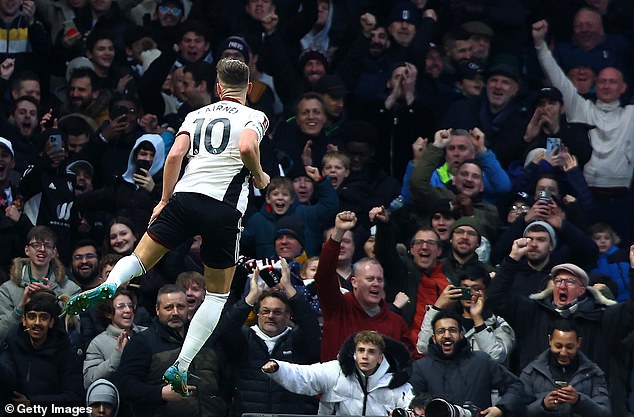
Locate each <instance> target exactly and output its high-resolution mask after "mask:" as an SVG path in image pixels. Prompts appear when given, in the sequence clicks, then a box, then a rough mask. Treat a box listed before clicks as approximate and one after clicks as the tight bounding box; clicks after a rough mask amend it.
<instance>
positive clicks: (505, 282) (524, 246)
mask: <svg viewBox="0 0 634 417" xmlns="http://www.w3.org/2000/svg"><path fill="white" fill-rule="evenodd" d="M527 240H528V239H527V238H520V239H517V240H515V241H514V242H513V248H512V249H511V253H510V254H509V256H508V257H507V258H505V259H504V260H503V261H502V264H501V265H500V267H499V268H498V273H497V275H496V277H495V279H494V280H492V281H491V285H490V286H489V289H488V295H489V306H490V307H491V308H492V309H493V312H494V313H496V314H499V315H501V316H503V317H504V318H505V319H506V320H507V321H508V323H509V324H510V325H511V327H513V329H514V330H515V333H516V335H517V341H518V343H517V345H518V346H519V347H520V369H521V368H524V367H525V366H526V365H528V363H529V362H530V361H532V360H533V359H535V358H536V357H537V356H538V355H539V354H540V353H542V352H543V351H544V350H545V349H546V348H547V347H548V343H547V338H546V335H547V334H548V330H549V327H550V326H551V324H552V323H553V322H554V321H555V320H557V319H560V318H570V319H572V320H574V322H575V324H576V325H577V328H578V330H579V333H578V334H579V336H580V337H582V338H583V345H582V347H581V350H582V351H583V352H584V353H585V354H586V355H587V356H588V357H589V358H590V359H591V360H592V361H594V362H596V363H597V365H599V366H600V367H601V369H603V371H604V372H605V373H606V375H607V379H608V384H609V385H608V387H609V391H610V398H611V401H612V411H613V415H614V416H622V415H625V395H626V393H625V387H626V385H627V383H626V380H627V378H628V375H627V366H626V363H625V358H628V357H629V354H630V352H628V351H627V348H626V346H625V345H624V343H623V342H622V340H623V338H624V337H625V336H627V335H628V334H629V333H630V332H632V330H634V301H632V299H630V300H629V301H627V302H625V303H619V304H616V303H615V302H614V301H612V300H608V299H606V298H605V297H603V296H602V295H601V293H600V292H599V291H598V290H596V289H595V288H593V287H592V286H590V285H589V279H588V275H587V274H586V272H585V271H584V270H583V269H581V268H579V267H578V266H577V265H574V264H570V263H564V264H559V265H556V266H555V267H554V268H553V269H552V270H551V273H550V276H551V277H552V282H553V284H554V285H553V286H552V287H550V286H549V288H547V289H546V290H544V291H543V292H542V293H539V294H535V295H533V296H531V298H526V297H524V296H522V295H519V294H516V293H514V292H513V290H512V288H513V283H514V280H515V276H516V275H515V273H514V272H515V269H516V268H517V267H516V265H517V263H518V261H519V260H520V259H521V257H522V256H524V254H525V253H526V252H527V251H528V242H527ZM630 265H631V266H632V265H634V245H633V246H631V247H630ZM631 276H632V269H630V277H631ZM633 284H634V280H633V279H632V278H630V293H632V292H633V290H634V288H632V285H633Z"/></svg>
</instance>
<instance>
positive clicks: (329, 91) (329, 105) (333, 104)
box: [315, 74, 348, 136]
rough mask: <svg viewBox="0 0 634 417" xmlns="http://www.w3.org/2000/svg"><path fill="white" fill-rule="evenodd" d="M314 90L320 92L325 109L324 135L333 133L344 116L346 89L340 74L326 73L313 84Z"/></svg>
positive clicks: (341, 122)
mask: <svg viewBox="0 0 634 417" xmlns="http://www.w3.org/2000/svg"><path fill="white" fill-rule="evenodd" d="M315 92H316V93H319V94H321V99H322V101H323V102H324V107H325V109H326V128H327V131H326V135H327V136H331V135H335V131H336V130H337V129H338V128H340V127H341V125H342V124H343V122H344V121H345V118H346V117H345V109H344V99H345V97H346V95H347V94H348V90H347V89H346V86H345V85H344V83H343V80H342V79H341V77H340V76H338V75H335V74H332V75H331V74H326V75H324V76H323V77H321V78H320V79H319V81H317V83H316V84H315Z"/></svg>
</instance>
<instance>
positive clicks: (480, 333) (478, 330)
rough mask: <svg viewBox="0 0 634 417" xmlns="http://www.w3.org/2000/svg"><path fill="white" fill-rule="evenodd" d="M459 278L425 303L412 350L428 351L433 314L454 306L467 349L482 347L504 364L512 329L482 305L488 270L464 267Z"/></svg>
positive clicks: (512, 343)
mask: <svg viewBox="0 0 634 417" xmlns="http://www.w3.org/2000/svg"><path fill="white" fill-rule="evenodd" d="M459 280H460V281H459V286H454V285H451V284H450V285H448V286H447V287H445V289H444V291H443V292H442V293H441V294H440V297H438V299H437V300H436V302H435V303H434V305H432V306H427V313H426V314H425V318H424V320H423V323H422V325H421V327H420V333H419V334H418V343H416V350H417V351H418V353H421V354H423V355H425V354H427V353H428V351H429V343H430V339H431V336H432V334H433V329H432V325H431V323H432V321H433V320H434V317H436V315H437V314H438V312H440V311H441V310H443V309H454V310H455V311H456V312H457V313H458V314H459V315H460V320H461V323H460V325H461V326H462V327H463V328H464V329H465V334H464V337H465V339H466V340H467V342H468V344H469V345H470V346H471V349H472V350H480V351H483V352H485V353H487V354H488V355H489V356H490V357H491V358H492V359H494V360H495V361H496V362H498V363H501V364H503V365H505V364H506V363H508V358H509V355H510V354H511V352H512V351H513V347H514V346H515V332H514V331H513V329H512V328H511V326H509V324H508V323H507V322H506V321H505V320H504V319H503V318H502V317H499V316H496V315H495V314H493V313H492V312H491V311H490V309H489V308H486V293H485V291H486V288H487V287H488V286H489V283H490V282H491V278H490V277H489V273H488V272H487V271H486V269H484V268H482V267H480V266H475V265H474V266H471V267H469V268H468V269H467V270H465V271H464V273H463V274H462V275H461V276H460V278H459Z"/></svg>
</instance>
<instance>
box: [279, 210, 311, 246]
mask: <svg viewBox="0 0 634 417" xmlns="http://www.w3.org/2000/svg"><path fill="white" fill-rule="evenodd" d="M282 235H288V236H292V237H294V238H295V239H297V241H298V242H299V243H300V244H301V245H302V248H303V247H304V242H305V241H306V238H305V237H304V225H303V224H302V222H301V220H299V219H298V218H297V217H294V216H284V217H282V218H281V219H279V220H278V221H277V223H275V235H274V238H273V241H274V242H275V241H276V240H277V238H278V237H280V236H282Z"/></svg>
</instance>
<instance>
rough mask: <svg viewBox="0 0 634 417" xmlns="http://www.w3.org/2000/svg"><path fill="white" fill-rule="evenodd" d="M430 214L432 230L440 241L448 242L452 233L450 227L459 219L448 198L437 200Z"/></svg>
mask: <svg viewBox="0 0 634 417" xmlns="http://www.w3.org/2000/svg"><path fill="white" fill-rule="evenodd" d="M430 213H431V227H432V229H434V231H435V232H436V233H438V237H440V240H442V241H443V242H449V239H450V238H451V231H452V230H451V226H452V225H453V224H454V223H455V221H456V220H458V219H459V218H460V215H459V214H458V213H456V211H454V210H453V208H452V207H451V200H449V199H448V198H444V199H441V200H438V201H437V202H436V204H435V205H434V206H433V207H432V209H431V210H430Z"/></svg>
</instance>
